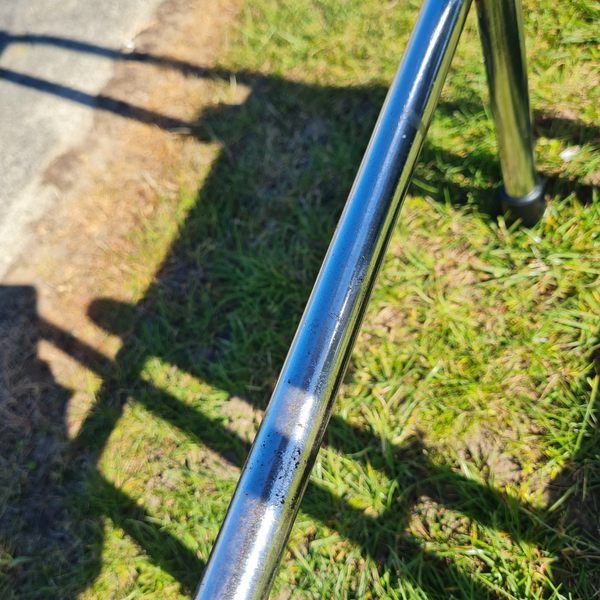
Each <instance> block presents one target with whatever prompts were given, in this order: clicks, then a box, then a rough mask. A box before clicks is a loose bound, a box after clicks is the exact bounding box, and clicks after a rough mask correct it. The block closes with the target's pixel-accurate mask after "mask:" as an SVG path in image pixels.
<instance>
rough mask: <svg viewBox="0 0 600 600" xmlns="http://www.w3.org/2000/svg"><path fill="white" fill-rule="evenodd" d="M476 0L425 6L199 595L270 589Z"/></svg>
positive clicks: (219, 599)
mask: <svg viewBox="0 0 600 600" xmlns="http://www.w3.org/2000/svg"><path fill="white" fill-rule="evenodd" d="M470 3H471V0H425V2H424V4H423V6H422V8H421V11H420V14H419V17H418V20H417V23H416V25H415V28H414V30H413V32H412V35H411V37H410V40H409V42H408V45H407V47H406V50H405V52H404V56H403V58H402V61H401V63H400V66H399V68H398V72H397V73H396V77H395V78H394V81H393V83H392V86H391V88H390V90H389V92H388V95H387V98H386V100H385V103H384V105H383V108H382V111H381V114H380V116H379V119H378V121H377V125H376V126H375V130H374V132H373V135H372V137H371V141H370V142H369V146H368V148H367V151H366V154H365V156H364V158H363V161H362V164H361V166H360V169H359V171H358V174H357V176H356V180H355V182H354V186H353V187H352V190H351V192H350V197H349V198H348V201H347V203H346V206H345V208H344V211H343V214H342V216H341V218H340V222H339V224H338V226H337V229H336V231H335V234H334V236H333V239H332V241H331V245H330V246H329V250H328V251H327V255H326V257H325V260H324V262H323V265H322V267H321V271H320V273H319V275H318V278H317V281H316V283H315V286H314V289H313V291H312V294H311V297H310V299H309V301H308V305H307V307H306V310H305V311H304V315H303V317H302V320H301V322H300V325H299V326H298V331H297V332H296V336H295V338H294V341H293V342H292V346H291V348H290V351H289V353H288V356H287V359H286V361H285V364H284V366H283V369H282V372H281V375H280V376H279V380H278V382H277V385H276V387H275V390H274V392H273V396H272V398H271V402H270V404H269V406H268V408H267V411H266V413H265V417H264V420H263V422H262V425H261V427H260V430H259V431H258V434H257V436H256V439H255V441H254V445H253V446H252V450H251V451H250V455H249V456H248V459H247V461H246V465H245V467H244V470H243V472H242V474H241V477H240V480H239V482H238V485H237V488H236V490H235V493H234V496H233V499H232V500H231V504H230V505H229V509H228V511H227V515H226V516H225V520H224V522H223V525H222V527H221V530H220V532H219V535H218V537H217V540H216V542H215V545H214V547H213V550H212V552H211V555H210V557H209V560H208V563H207V566H206V570H205V571H204V575H203V577H202V580H201V582H200V585H199V587H198V591H197V592H196V595H195V599H196V600H209V599H210V600H234V599H235V600H259V599H265V598H267V597H268V595H269V590H270V588H271V584H272V582H273V578H274V576H275V571H276V569H277V566H278V564H279V562H280V559H281V555H282V553H283V550H284V548H285V544H286V542H287V539H288V536H289V533H290V530H291V527H292V524H293V522H294V518H295V516H296V513H297V511H298V505H299V504H300V500H301V498H302V494H303V493H304V489H305V488H306V484H307V482H308V478H309V475H310V471H311V468H312V466H313V463H314V461H315V458H316V455H317V452H318V450H319V446H320V444H321V440H322V438H323V433H324V431H325V427H326V426H327V423H328V421H329V416H330V414H331V409H332V406H333V402H334V399H335V395H336V392H337V390H338V387H339V385H340V382H341V380H342V378H343V376H344V372H345V369H346V366H347V363H348V359H349V356H350V353H351V351H352V347H353V343H354V339H355V337H356V335H357V332H358V330H359V328H360V324H361V320H362V316H363V313H364V311H365V308H366V305H367V302H368V299H369V296H370V292H371V289H372V287H373V284H374V281H375V278H376V276H377V272H378V270H379V266H380V264H381V261H382V259H383V256H384V253H385V250H386V247H387V244H388V241H389V238H390V236H391V234H392V230H393V227H394V223H395V221H396V217H397V215H398V213H399V210H400V206H401V203H402V200H403V199H404V196H405V194H406V190H407V188H408V185H409V183H410V179H411V176H412V173H413V168H414V165H415V162H416V160H417V157H418V155H419V152H420V150H421V147H422V145H423V140H424V138H425V134H426V132H427V129H428V127H429V124H430V122H431V118H432V116H433V112H434V110H435V106H436V103H437V100H438V98H439V94H440V91H441V88H442V85H443V83H444V79H445V77H446V74H447V72H448V67H449V66H450V61H451V60H452V56H453V55H454V51H455V49H456V45H457V43H458V39H459V36H460V33H461V31H462V28H463V25H464V22H465V18H466V15H467V12H468V9H469V5H470Z"/></svg>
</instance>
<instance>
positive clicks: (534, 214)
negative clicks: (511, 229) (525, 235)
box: [500, 179, 546, 227]
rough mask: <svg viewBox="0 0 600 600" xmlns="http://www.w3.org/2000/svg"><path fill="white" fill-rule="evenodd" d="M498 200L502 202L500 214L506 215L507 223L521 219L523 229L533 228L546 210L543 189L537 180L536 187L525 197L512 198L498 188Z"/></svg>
mask: <svg viewBox="0 0 600 600" xmlns="http://www.w3.org/2000/svg"><path fill="white" fill-rule="evenodd" d="M500 198H501V200H502V212H503V213H504V214H505V215H506V214H507V213H508V215H507V219H508V221H509V222H512V223H514V222H515V221H516V220H517V219H521V224H522V225H523V226H524V227H533V226H534V225H535V224H536V223H537V222H538V221H539V220H540V219H541V218H542V217H543V216H544V211H545V210H546V201H545V200H544V188H543V186H542V182H541V181H540V180H539V179H538V182H537V183H536V186H535V187H534V188H533V189H532V190H531V192H529V194H527V195H526V196H521V197H520V198H513V197H512V196H509V195H508V194H507V193H506V192H505V191H504V186H503V185H501V186H500Z"/></svg>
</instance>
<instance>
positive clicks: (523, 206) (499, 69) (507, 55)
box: [476, 0, 545, 226]
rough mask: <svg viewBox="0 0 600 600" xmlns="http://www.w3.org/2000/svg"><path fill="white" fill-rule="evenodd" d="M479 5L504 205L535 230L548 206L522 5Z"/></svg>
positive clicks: (514, 0) (500, 1) (515, 0)
mask: <svg viewBox="0 0 600 600" xmlns="http://www.w3.org/2000/svg"><path fill="white" fill-rule="evenodd" d="M476 5H477V15H478V18H479V32H480V36H481V44H482V46H483V56H484V59H485V67H486V72H487V78H488V85H489V89H490V101H491V106H492V115H493V117H494V121H495V125H496V137H497V139H498V150H499V154H500V165H501V167H502V176H503V178H504V185H503V186H502V187H501V189H500V194H501V198H502V205H503V209H504V210H505V211H509V212H510V215H511V218H513V219H517V218H520V219H521V220H522V222H523V224H524V225H526V226H531V225H534V224H535V223H536V222H537V221H539V219H540V218H541V217H542V215H543V213H544V209H545V203H544V195H543V190H542V184H541V181H540V180H539V178H538V176H537V174H536V170H535V164H534V159H533V141H532V132H531V112H530V108H529V91H528V85H527V61H526V56H525V34H524V31H523V13H522V8H521V0H476Z"/></svg>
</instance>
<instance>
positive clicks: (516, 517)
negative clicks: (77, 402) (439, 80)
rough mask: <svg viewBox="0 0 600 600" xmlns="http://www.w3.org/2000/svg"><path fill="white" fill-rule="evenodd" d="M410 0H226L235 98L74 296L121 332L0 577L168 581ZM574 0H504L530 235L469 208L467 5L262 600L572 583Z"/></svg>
mask: <svg viewBox="0 0 600 600" xmlns="http://www.w3.org/2000/svg"><path fill="white" fill-rule="evenodd" d="M419 5H420V3H419V2H413V1H408V0H401V1H400V2H397V3H395V2H391V3H381V2H375V1H371V0H369V1H366V0H361V1H360V2H358V1H355V0H352V1H345V2H342V1H339V0H326V1H321V2H317V1H312V2H310V1H308V0H295V1H294V2H287V1H286V2H280V1H274V0H273V1H265V0H248V1H247V2H246V3H245V5H244V8H243V10H242V13H241V15H240V17H239V18H238V21H237V22H236V24H235V29H234V33H233V34H232V35H231V36H230V39H229V47H228V50H227V51H226V52H225V53H224V55H223V56H222V57H221V59H220V61H221V64H220V73H221V75H222V76H223V79H222V80H221V79H220V78H219V76H217V74H215V75H214V79H215V81H214V85H216V86H222V87H223V88H224V89H225V88H227V87H228V86H230V85H231V79H230V77H229V76H227V74H231V77H233V76H235V78H236V80H237V82H238V83H239V84H244V85H247V86H249V88H250V89H251V93H250V95H249V96H248V98H247V100H246V101H245V102H244V104H243V105H241V106H230V105H227V104H218V105H215V106H212V107H209V108H205V109H203V111H202V113H201V114H200V115H199V125H198V131H197V135H198V137H199V138H200V140H202V141H205V142H206V143H212V144H214V143H217V144H219V145H220V147H221V148H222V151H221V153H220V155H219V156H218V158H217V159H216V161H215V162H214V163H213V164H212V167H211V169H210V172H209V173H207V174H202V177H201V178H200V181H199V188H198V190H181V192H180V194H179V196H178V197H177V199H176V201H170V200H164V203H163V212H162V213H160V214H162V216H161V217H160V218H158V220H155V221H154V222H151V223H149V224H148V227H147V229H146V230H145V231H143V232H141V233H140V235H139V237H136V238H135V239H134V241H135V243H136V250H135V252H134V253H133V254H132V255H131V256H129V257H127V260H129V261H131V262H143V261H144V260H145V259H146V258H147V257H148V256H154V253H155V252H156V251H157V250H156V249H157V248H164V249H165V250H164V252H165V253H166V254H165V258H164V261H163V265H162V267H161V269H160V270H159V272H158V273H157V275H156V277H155V280H154V283H153V284H152V285H150V287H149V288H148V289H146V290H144V291H143V292H142V293H140V294H138V295H139V300H138V301H137V302H136V303H132V304H130V305H128V304H123V303H118V302H115V301H111V300H106V299H97V300H95V301H94V302H93V303H92V306H91V309H90V314H91V315H92V317H93V318H94V319H95V320H96V321H97V322H98V323H100V324H101V325H102V326H103V327H105V328H106V329H107V330H108V331H111V332H112V333H115V334H118V335H123V337H124V342H123V346H122V349H121V350H120V352H119V355H118V359H117V361H116V362H115V363H114V364H110V363H106V364H104V365H101V366H97V367H95V368H96V370H97V372H98V374H99V376H100V377H101V378H102V381H103V383H102V386H101V388H100V390H99V391H98V392H97V396H96V400H95V401H96V404H95V408H94V410H93V411H92V413H91V414H90V416H89V417H88V418H87V419H86V422H85V423H84V426H83V427H82V430H81V432H80V433H79V435H78V438H77V439H76V440H75V441H74V442H73V444H72V449H71V450H70V452H71V454H72V456H73V457H76V458H77V460H78V461H79V463H77V469H81V468H82V465H81V461H82V460H83V459H82V457H86V458H85V460H86V461H87V462H86V466H85V467H84V469H83V472H84V473H85V476H84V478H83V480H82V478H81V476H80V475H79V474H78V473H79V471H78V470H77V469H73V471H74V473H73V474H70V475H69V473H70V472H71V471H69V469H68V468H67V471H66V475H65V489H66V490H68V495H67V500H66V503H67V505H68V508H69V511H70V512H69V515H71V516H70V521H69V522H70V525H69V535H70V536H71V538H72V539H73V540H74V542H73V545H72V549H71V550H70V554H67V555H62V556H58V555H57V553H56V552H57V551H52V550H49V551H48V552H46V554H44V555H43V556H42V558H39V557H38V558H35V556H34V557H33V561H34V562H33V564H34V565H35V569H34V568H32V569H30V570H27V568H26V566H25V565H16V564H12V563H10V560H9V559H8V558H6V559H5V558H3V555H1V554H0V569H4V571H1V570H0V573H3V572H4V576H5V578H7V579H6V581H8V582H11V581H12V582H13V583H12V584H11V585H13V586H18V587H13V588H12V589H13V591H15V590H16V593H15V597H22V598H35V597H38V596H40V595H43V596H45V597H61V598H65V597H69V598H70V597H74V596H75V595H76V594H77V593H81V594H82V596H80V597H82V598H92V597H94V598H96V597H97V598H128V599H134V598H143V597H160V598H179V597H189V596H190V595H191V593H192V592H193V590H194V588H195V585H196V584H197V581H198V579H199V577H200V574H201V571H202V568H203V565H204V564H205V561H206V559H207V558H208V554H209V552H210V548H211V545H212V543H213V541H214V538H215V536H216V533H217V531H218V527H219V524H220V521H221V520H222V518H223V516H224V513H225V510H226V508H227V503H228V499H229V498H230V496H231V493H232V492H233V489H234V486H235V482H236V478H237V476H238V473H239V469H240V468H241V466H242V465H243V461H244V458H245V456H246V454H247V452H248V450H249V441H248V431H251V430H252V429H253V428H254V427H255V426H256V423H257V421H258V419H259V417H258V414H259V409H264V407H265V406H266V404H267V402H268V399H269V395H270V391H271V390H272V388H273V386H274V384H275V381H276V378H277V375H278V372H279V369H280V367H281V365H282V362H283V360H284V358H285V355H286V352H287V349H288V347H289V344H290V342H291V340H292V337H293V334H294V331H295V327H296V325H297V323H298V321H299V319H300V316H301V314H302V310H303V307H304V305H305V303H306V301H307V298H308V295H309V293H310V290H311V286H312V283H313V282H314V279H315V277H316V274H317V272H318V269H319V266H320V263H321V261H322V258H323V256H324V253H325V251H326V248H327V245H328V243H329V240H330V238H331V234H332V232H333V229H334V227H335V224H336V222H337V219H338V217H339V214H340V212H341V209H342V207H343V203H344V201H345V198H346V196H347V193H348V191H349V189H350V186H351V184H352V180H353V177H354V174H355V172H356V170H357V168H358V165H359V163H360V159H361V156H362V153H363V151H364V149H365V147H366V144H367V142H368V139H369V136H370V133H371V131H372V128H373V125H374V123H375V120H376V117H377V114H378V110H379V107H380V105H381V103H382V102H383V99H384V97H385V93H386V88H387V86H388V85H389V82H390V80H391V78H392V76H393V74H394V71H395V68H396V66H397V62H398V60H399V58H400V56H401V53H402V48H403V47H404V45H405V43H406V40H407V39H408V35H409V33H410V29H411V26H412V24H413V22H414V20H415V18H416V14H417V11H418V7H419ZM599 16H600V7H599V5H598V3H597V2H592V1H590V0H571V1H568V2H562V3H556V2H550V1H548V0H527V1H526V2H525V24H526V33H527V41H528V60H529V70H530V73H531V77H530V82H531V99H532V108H533V114H534V119H535V131H536V134H537V142H536V153H537V159H538V166H539V170H540V173H541V174H542V176H543V177H544V178H545V180H546V192H547V198H548V204H549V208H548V212H547V214H546V216H545V217H544V219H543V220H542V221H541V222H540V223H539V224H538V225H537V226H536V227H535V228H534V229H532V230H526V229H519V228H518V227H516V226H512V227H507V225H506V224H505V222H504V220H503V219H502V218H497V217H496V216H495V214H494V210H495V208H494V207H495V206H496V205H497V201H498V197H497V186H498V183H499V180H500V172H499V166H498V162H497V153H496V148H495V138H494V132H493V126H492V123H491V121H490V117H489V113H488V109H487V108H486V97H487V96H486V94H487V92H486V83H485V75H484V70H483V64H482V61H481V54H480V50H479V42H478V36H477V29H476V23H475V19H474V15H473V14H472V15H471V16H470V18H469V21H468V24H467V27H466V29H465V32H464V34H463V38H462V40H461V43H460V46H459V50H458V54H457V56H456V58H455V60H454V62H453V67H452V70H451V73H450V76H449V79H448V82H447V84H446V86H445V88H444V91H443V94H442V99H441V102H440V106H439V109H438V112H437V114H436V118H435V121H434V123H433V125H432V128H431V131H430V133H429V136H428V139H427V143H426V146H425V148H424V150H423V153H422V156H421V162H420V163H419V165H418V168H417V172H416V175H415V181H414V185H413V187H412V190H411V196H410V197H409V198H408V199H407V201H406V203H405V207H404V209H403V212H402V215H401V217H400V222H399V225H398V227H397V231H396V233H395V235H394V237H393V239H392V242H391V245H390V249H389V252H388V254H387V258H386V260H385V263H384V265H383V268H382V272H381V275H380V277H379V282H378V285H377V286H376V288H375V291H374V293H373V298H372V301H371V304H370V308H369V311H368V314H367V316H366V319H365V323H364V326H363V330H362V334H361V336H360V339H359V341H358V343H357V345H356V348H355V351H354V354H353V356H352V361H351V365H350V368H349V371H348V374H347V376H346V379H345V382H344V385H343V387H342V390H341V393H340V396H339V399H338V401H337V404H336V408H335V413H334V416H333V417H332V420H331V423H330V425H329V428H328V430H327V432H326V436H325V445H324V447H323V448H322V450H321V452H320V454H319V457H318V459H317V464H316V466H315V469H314V471H313V474H312V476H311V480H310V483H309V487H308V490H307V492H306V495H305V497H304V499H303V501H302V504H301V507H300V513H299V515H298V518H297V521H296V524H295V527H294V529H293V532H292V535H291V538H290V543H289V545H288V548H287V551H286V554H285V556H284V559H283V562H282V565H281V568H280V571H279V573H278V576H277V579H276V582H275V591H274V593H273V597H274V596H275V595H276V594H278V593H280V594H281V598H287V597H288V596H290V595H291V594H294V597H297V598H315V599H316V598H340V599H353V598H356V599H368V598H381V599H390V600H391V599H393V600H399V599H402V600H409V599H411V600H416V599H424V598H431V599H437V598H439V599H442V598H456V599H461V600H462V599H467V598H472V599H474V600H475V599H478V600H479V599H482V598H518V599H523V600H525V599H527V600H529V599H534V598H535V599H537V598H552V599H563V598H564V599H569V600H570V599H575V598H581V599H584V598H585V599H588V598H589V599H591V598H593V597H595V595H596V594H597V592H598V590H599V589H600V571H599V565H600V547H599V546H600V543H599V542H598V541H597V539H598V533H599V530H598V527H599V526H600V520H599V509H600V506H598V503H599V502H600V495H599V493H598V491H599V489H600V474H599V469H600V455H599V451H598V447H599V446H598V444H599V442H600V436H599V433H598V427H597V403H596V401H597V395H596V392H597V386H598V376H597V374H596V369H597V363H596V357H597V356H598V351H599V348H600V343H599V335H598V333H599V331H600V285H599V284H598V275H599V274H600V246H599V244H600V237H598V234H599V232H600V196H599V192H598V188H597V186H598V184H599V183H600V155H599V152H598V146H599V144H600V129H599V127H598V120H599V118H600V115H599V112H600V96H599V95H600V86H599V85H598V83H599V77H600V76H599V73H600V68H599V64H598V53H599V52H600V49H599V46H598V41H599V40H598V29H597V23H598V17H599ZM571 146H579V147H580V150H579V153H578V154H577V155H576V157H575V158H574V159H573V160H571V161H570V162H567V163H564V162H563V161H562V160H561V159H560V158H559V153H560V152H561V151H562V150H564V149H566V148H567V147H571ZM490 213H491V216H490ZM173 223H175V224H177V225H178V227H179V229H178V233H177V234H176V236H175V240H174V241H173V243H172V246H171V248H170V249H169V250H168V251H167V250H166V248H167V246H168V245H169V243H170V242H171V239H172V236H173V233H172V232H173ZM130 285H131V289H132V290H136V289H137V288H136V286H137V285H138V283H137V281H136V280H135V278H134V277H133V276H132V280H131V283H130ZM232 398H233V399H232ZM15 498H18V492H14V494H13V500H14V499H15ZM7 548H8V549H7V550H6V552H7V553H8V552H9V551H12V550H11V547H10V546H7ZM7 556H9V554H7ZM3 561H4V562H3ZM36 561H37V562H36ZM15 573H16V575H15ZM15 577H16V579H15ZM2 581H3V580H2V579H0V589H1V586H2ZM15 581H16V582H17V583H14V582H15Z"/></svg>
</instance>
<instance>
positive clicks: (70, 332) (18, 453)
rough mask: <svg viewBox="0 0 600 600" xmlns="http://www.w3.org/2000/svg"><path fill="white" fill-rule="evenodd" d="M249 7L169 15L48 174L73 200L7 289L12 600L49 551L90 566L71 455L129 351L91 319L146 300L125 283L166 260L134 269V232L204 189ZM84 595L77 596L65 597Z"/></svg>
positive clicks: (1, 359) (1, 533)
mask: <svg viewBox="0 0 600 600" xmlns="http://www.w3.org/2000/svg"><path fill="white" fill-rule="evenodd" d="M238 4H239V3H238V2H237V0H203V1H202V2H198V1H196V0H167V1H166V2H165V3H164V4H163V5H162V6H161V8H160V9H159V11H158V13H157V15H156V17H155V19H154V22H153V23H152V24H151V26H150V27H148V28H147V29H146V30H144V31H142V32H141V33H140V34H139V35H138V36H137V37H136V39H135V48H134V49H133V50H131V52H129V53H124V54H123V57H122V60H121V61H120V62H119V63H118V64H117V65H116V69H115V75H114V78H113V79H112V80H111V82H110V83H109V84H108V85H107V86H106V88H105V89H104V90H103V91H102V92H101V94H100V95H99V96H98V98H97V103H98V107H99V108H98V110H97V111H96V116H95V124H94V128H93V131H92V132H91V134H90V136H89V138H88V139H87V141H86V142H85V143H84V144H82V145H81V146H80V147H77V148H74V149H72V150H71V151H70V152H68V153H67V154H65V155H64V156H62V157H61V158H59V159H58V160H57V161H55V163H54V164H53V165H51V166H50V168H49V169H48V170H47V172H46V173H45V182H46V184H47V185H51V186H53V187H54V188H55V189H56V190H57V191H58V192H59V196H60V198H61V199H60V202H58V203H57V204H56V206H55V207H54V210H53V212H52V213H51V214H49V215H48V216H46V217H45V218H44V219H43V220H42V221H40V222H39V223H38V224H37V227H36V230H35V232H34V243H32V244H31V247H30V249H29V250H28V252H27V254H26V255H25V256H23V257H22V258H21V259H20V261H19V262H18V263H17V264H16V266H14V267H13V269H12V270H11V271H10V272H9V273H8V274H7V275H6V276H5V278H4V280H3V281H2V284H1V285H0V490H1V491H0V592H2V597H3V598H10V597H24V595H25V592H24V590H25V588H27V586H28V585H30V584H29V583H28V581H29V579H30V578H31V577H32V572H33V571H34V570H35V569H37V568H38V567H39V560H40V556H41V555H43V554H44V552H45V549H46V548H48V549H50V548H56V547H59V548H60V552H59V553H58V555H57V559H56V561H57V564H56V565H55V566H56V572H60V568H61V567H60V565H61V564H64V563H61V562H60V561H61V560H62V561H66V562H70V563H71V564H73V563H77V561H80V560H81V555H82V552H83V550H82V546H81V542H80V541H79V542H78V541H77V540H76V539H74V538H73V536H72V535H71V532H70V531H69V527H70V525H69V523H68V516H67V515H66V513H65V510H64V503H63V502H62V500H61V499H62V498H63V496H64V494H65V493H66V492H65V490H66V488H67V487H68V485H71V484H70V483H69V482H68V481H65V480H64V477H65V473H66V469H67V463H71V465H70V469H71V471H72V470H73V468H74V463H75V466H76V465H78V464H80V465H81V466H82V467H85V464H86V457H85V456H83V455H82V456H78V455H75V454H74V453H73V450H72V449H69V439H71V438H72V437H73V436H74V435H75V433H76V431H77V429H78V427H79V425H80V424H81V422H82V421H83V419H84V418H85V415H86V414H87V412H88V410H89V408H90V402H91V400H90V396H91V394H90V393H89V389H90V386H92V387H93V379H94V375H93V374H92V373H91V372H90V371H88V370H87V369H86V368H85V366H86V365H87V366H93V365H95V364H98V363H101V362H102V361H105V360H106V359H107V358H108V359H110V358H112V357H114V355H115V354H116V352H117V350H118V349H119V346H120V343H121V338H119V337H118V336H114V335H110V334H107V333H106V332H105V331H104V330H103V329H101V328H100V327H99V326H98V325H96V324H95V323H94V322H93V321H92V320H91V319H90V318H89V317H88V314H87V313H88V308H89V305H90V303H91V302H92V301H93V300H94V299H95V298H98V297H103V298H112V299H114V300H120V301H132V300H134V296H135V295H136V294H135V292H134V291H131V285H130V286H129V287H128V286H126V285H125V282H131V280H132V279H134V280H136V281H137V282H141V283H140V287H143V284H144V283H145V284H146V285H147V284H148V283H149V282H150V281H151V280H152V277H153V275H154V273H155V272H156V270H157V268H158V266H159V263H160V260H161V258H162V257H161V256H160V255H158V254H156V256H154V255H150V256H149V257H148V260H147V261H144V264H136V265H135V266H133V267H132V266H131V264H129V262H128V261H125V260H123V258H124V257H126V256H127V254H128V253H129V252H130V251H131V250H132V249H133V245H132V242H131V235H132V234H133V233H135V232H139V231H141V230H143V229H144V227H147V225H148V223H151V222H152V221H153V219H154V218H155V216H156V215H157V212H158V211H160V210H161V206H160V199H161V198H163V199H164V198H165V197H173V196H174V195H175V194H176V192H177V190H178V189H179V188H180V187H182V186H184V187H185V186H187V187H188V188H190V189H195V187H196V178H197V173H198V172H199V170H201V168H202V167H203V165H204V166H206V165H207V164H209V163H210V160H211V158H212V156H213V154H214V151H213V152H211V149H210V145H207V144H202V143H201V142H199V141H198V140H197V139H196V138H195V137H193V136H192V135H189V134H190V132H191V127H193V126H194V123H195V122H196V120H197V116H198V113H199V111H201V110H202V107H203V105H214V104H215V103H216V102H219V101H220V100H221V99H222V98H221V97H220V96H219V94H220V93H221V92H220V91H219V90H222V88H223V85H222V82H221V83H219V84H217V83H215V81H213V79H212V78H211V67H212V66H213V65H214V62H215V58H216V56H217V52H218V51H219V49H220V48H222V47H223V44H224V43H225V42H224V40H225V39H226V32H227V30H228V27H229V26H230V24H231V22H232V20H233V18H234V17H235V15H236V12H237V10H238ZM219 86H220V87H219ZM229 100H230V99H229ZM132 268H133V269H137V271H136V272H135V273H132V270H131V269H132ZM139 293H140V294H141V293H143V289H140V292H139ZM249 429H250V428H249ZM48 551H49V550H48ZM42 560H45V559H44V558H43V556H42ZM45 563H46V564H47V563H48V561H47V560H45ZM28 565H29V566H28ZM31 585H33V584H31ZM73 585H75V586H76V583H74V584H73ZM77 591H78V590H77V589H75V588H74V589H73V590H71V591H70V590H67V589H66V588H64V589H62V591H61V594H62V595H61V597H70V596H71V595H72V594H73V595H74V594H76V593H77Z"/></svg>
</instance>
